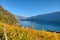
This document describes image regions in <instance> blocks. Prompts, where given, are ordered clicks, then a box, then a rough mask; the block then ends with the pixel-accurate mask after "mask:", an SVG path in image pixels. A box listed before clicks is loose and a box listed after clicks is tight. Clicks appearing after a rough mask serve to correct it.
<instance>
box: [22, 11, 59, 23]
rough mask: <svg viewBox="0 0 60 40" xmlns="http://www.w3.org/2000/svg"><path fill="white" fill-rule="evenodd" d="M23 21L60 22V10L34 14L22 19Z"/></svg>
mask: <svg viewBox="0 0 60 40" xmlns="http://www.w3.org/2000/svg"><path fill="white" fill-rule="evenodd" d="M21 21H37V22H60V11H58V12H52V13H48V14H42V15H37V16H32V17H29V18H26V19H22V20H21Z"/></svg>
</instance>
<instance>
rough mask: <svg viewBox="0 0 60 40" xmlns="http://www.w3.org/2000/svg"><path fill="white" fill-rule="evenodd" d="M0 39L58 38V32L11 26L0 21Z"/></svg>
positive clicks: (33, 39) (51, 39)
mask: <svg viewBox="0 0 60 40" xmlns="http://www.w3.org/2000/svg"><path fill="white" fill-rule="evenodd" d="M0 40H60V34H59V33H56V32H47V31H44V30H33V29H28V28H22V27H17V26H12V25H8V24H4V23H1V22H0Z"/></svg>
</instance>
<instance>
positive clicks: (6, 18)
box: [0, 6, 18, 24]
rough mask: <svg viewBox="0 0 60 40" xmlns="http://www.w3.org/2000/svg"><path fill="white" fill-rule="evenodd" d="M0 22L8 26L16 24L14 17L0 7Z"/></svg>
mask: <svg viewBox="0 0 60 40" xmlns="http://www.w3.org/2000/svg"><path fill="white" fill-rule="evenodd" d="M0 22H4V23H8V24H16V23H18V22H17V20H16V18H15V16H14V15H13V14H11V13H10V12H8V11H7V10H5V9H4V8H3V7H2V6H0Z"/></svg>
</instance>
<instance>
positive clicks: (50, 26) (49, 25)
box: [19, 21, 60, 32]
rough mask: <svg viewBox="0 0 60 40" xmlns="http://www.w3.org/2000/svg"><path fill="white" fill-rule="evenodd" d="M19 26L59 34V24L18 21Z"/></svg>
mask: <svg viewBox="0 0 60 40" xmlns="http://www.w3.org/2000/svg"><path fill="white" fill-rule="evenodd" d="M19 24H20V25H21V26H26V27H28V28H29V27H30V26H31V25H33V26H34V29H36V30H50V31H56V32H60V25H59V23H47V22H46V23H38V22H32V21H19Z"/></svg>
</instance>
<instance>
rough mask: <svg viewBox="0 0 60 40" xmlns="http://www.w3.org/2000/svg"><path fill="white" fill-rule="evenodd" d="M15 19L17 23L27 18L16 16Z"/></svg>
mask: <svg viewBox="0 0 60 40" xmlns="http://www.w3.org/2000/svg"><path fill="white" fill-rule="evenodd" d="M15 17H16V19H17V20H18V21H19V20H23V19H27V17H23V16H18V15H16V16H15Z"/></svg>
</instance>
